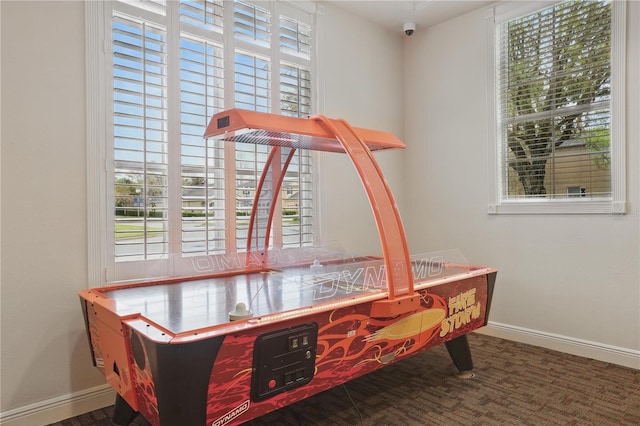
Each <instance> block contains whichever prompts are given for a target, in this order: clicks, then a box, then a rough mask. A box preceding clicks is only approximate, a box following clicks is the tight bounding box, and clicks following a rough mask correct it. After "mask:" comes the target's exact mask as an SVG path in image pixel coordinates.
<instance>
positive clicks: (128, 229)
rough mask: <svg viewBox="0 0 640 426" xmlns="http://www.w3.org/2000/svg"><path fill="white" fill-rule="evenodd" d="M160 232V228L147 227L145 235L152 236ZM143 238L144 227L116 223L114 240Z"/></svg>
mask: <svg viewBox="0 0 640 426" xmlns="http://www.w3.org/2000/svg"><path fill="white" fill-rule="evenodd" d="M160 232H162V229H161V228H155V227H153V226H147V235H148V236H153V234H154V233H160ZM139 237H144V225H133V224H130V223H117V222H116V239H117V240H119V239H122V238H139Z"/></svg>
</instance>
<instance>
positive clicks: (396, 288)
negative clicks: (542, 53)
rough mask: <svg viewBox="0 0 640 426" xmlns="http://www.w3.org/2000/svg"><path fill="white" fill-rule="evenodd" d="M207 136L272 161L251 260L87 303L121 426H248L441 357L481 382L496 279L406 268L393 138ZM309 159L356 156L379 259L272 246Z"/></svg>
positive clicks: (186, 270) (410, 262)
mask: <svg viewBox="0 0 640 426" xmlns="http://www.w3.org/2000/svg"><path fill="white" fill-rule="evenodd" d="M205 137H207V138H211V137H217V138H222V139H224V140H226V141H229V143H234V142H245V143H246V142H249V143H258V144H266V145H269V146H270V147H271V151H270V154H269V158H268V160H267V162H266V165H265V169H264V171H263V173H262V175H261V178H260V182H259V184H258V185H257V188H256V195H255V199H254V204H253V209H252V213H251V217H250V221H249V230H248V238H247V247H246V250H244V251H241V252H236V253H226V254H218V255H211V256H195V257H187V258H184V257H182V256H176V257H174V260H175V262H176V264H178V263H179V264H180V266H181V267H180V268H174V269H175V270H177V271H180V273H179V274H178V275H176V276H167V277H165V278H162V279H154V280H140V281H137V282H129V283H121V284H114V285H109V286H105V287H100V288H93V289H87V290H83V291H81V292H80V293H79V296H80V301H81V305H82V311H83V314H84V318H85V325H86V329H87V334H88V337H89V344H90V348H91V355H92V359H93V363H94V365H95V366H96V367H97V368H98V369H100V370H101V371H102V373H103V374H104V376H105V378H106V381H107V382H108V383H109V385H111V386H112V387H113V389H114V390H115V391H116V392H117V396H116V401H115V409H114V415H113V416H114V417H113V420H114V422H115V423H116V424H125V425H126V424H129V423H130V422H131V421H132V420H133V419H134V417H135V416H136V415H138V414H140V415H142V416H143V417H144V418H145V419H146V420H147V421H148V422H149V423H150V424H152V425H154V426H157V425H160V426H167V425H176V426H184V425H207V426H223V425H232V424H240V423H244V422H246V421H249V420H251V419H253V418H255V417H258V416H261V415H264V414H266V413H268V412H271V411H274V410H276V409H278V408H281V407H284V406H286V405H289V404H292V403H294V402H297V401H299V400H302V399H304V398H307V397H309V396H311V395H314V394H317V393H319V392H321V391H324V390H327V389H330V388H332V387H335V386H338V385H340V384H343V383H345V382H347V381H349V380H352V379H354V378H356V377H360V376H362V375H364V374H367V373H369V372H372V371H374V370H376V369H378V368H382V367H384V366H385V365H388V364H391V363H394V362H397V361H400V360H402V359H403V358H405V357H407V356H411V355H412V354H415V353H417V352H420V351H422V350H425V349H427V348H429V347H433V346H434V345H438V344H441V343H444V344H445V345H446V347H447V350H448V352H449V354H450V355H451V358H452V360H453V363H454V365H455V366H456V367H457V368H458V369H459V370H460V371H469V370H471V369H472V368H473V363H472V358H471V352H470V348H469V345H468V341H467V338H466V335H467V334H468V333H470V332H471V331H473V330H475V329H477V328H480V327H482V326H484V325H486V323H487V319H488V315H489V309H490V306H491V300H492V295H493V289H494V284H495V278H496V274H497V271H496V270H495V269H493V268H489V267H483V266H472V265H469V264H467V263H466V261H464V259H462V257H461V256H460V255H459V253H457V252H455V251H451V252H439V253H430V254H418V255H411V254H409V251H408V247H407V243H406V237H405V233H404V228H403V227H402V222H401V220H400V216H399V213H398V209H397V207H396V205H395V201H394V200H393V196H392V194H391V191H390V189H389V187H388V185H387V183H386V181H385V180H384V177H383V176H382V172H381V170H380V168H379V167H378V165H377V163H376V161H375V159H374V157H373V156H372V152H373V151H377V150H381V149H388V148H403V147H404V144H403V143H402V142H400V141H399V140H398V139H397V138H395V136H393V135H391V134H388V133H384V132H376V131H371V130H365V129H360V128H354V127H351V126H350V125H349V124H348V123H347V122H346V121H344V120H335V119H328V118H326V117H324V116H315V117H309V118H292V117H282V116H279V115H274V114H265V113H257V112H252V111H243V110H237V109H234V110H228V111H223V112H221V113H219V114H216V115H214V116H213V117H212V119H211V121H210V123H209V126H208V127H207V131H206V133H205ZM296 149H314V150H321V151H329V152H336V153H343V154H347V155H348V156H349V158H350V159H351V161H352V163H353V165H354V167H355V169H356V171H357V173H358V175H359V177H360V179H361V181H362V183H363V186H364V188H365V191H366V192H367V196H368V199H369V201H370V203H371V206H372V210H373V212H374V217H375V220H376V225H377V231H378V234H379V236H380V242H381V249H382V255H381V256H370V255H353V254H345V253H342V252H340V251H336V250H335V249H332V248H330V247H323V246H317V247H301V248H295V249H284V248H281V247H273V246H272V245H271V243H270V241H272V239H271V238H270V231H271V225H272V223H273V221H274V217H275V215H276V214H275V212H276V209H277V207H276V206H278V203H277V197H278V194H279V193H280V189H281V185H282V180H283V176H284V173H285V172H286V169H287V167H288V165H289V164H290V162H291V159H292V156H293V152H295V150H296Z"/></svg>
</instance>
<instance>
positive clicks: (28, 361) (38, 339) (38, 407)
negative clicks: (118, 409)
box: [0, 1, 402, 426]
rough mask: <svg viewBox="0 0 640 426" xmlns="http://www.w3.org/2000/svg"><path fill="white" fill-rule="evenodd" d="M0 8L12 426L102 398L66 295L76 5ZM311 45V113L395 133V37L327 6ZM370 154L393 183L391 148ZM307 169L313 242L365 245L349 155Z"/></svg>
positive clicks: (83, 270) (6, 342)
mask: <svg viewBox="0 0 640 426" xmlns="http://www.w3.org/2000/svg"><path fill="white" fill-rule="evenodd" d="M0 8H1V9H0V10H1V11H2V13H1V15H0V16H1V19H2V21H1V30H2V37H1V40H2V45H1V54H2V66H3V68H2V75H1V78H2V108H1V111H2V119H1V120H2V155H1V159H2V178H1V183H2V191H1V197H2V203H1V206H2V213H1V219H2V226H1V231H2V248H1V253H2V259H1V262H2V271H1V272H2V301H1V315H2V352H1V354H0V356H1V383H0V388H1V389H2V401H1V406H0V413H2V417H0V418H1V419H2V420H3V424H8V423H11V424H16V425H22V426H23V425H24V424H30V425H35V424H45V423H50V422H53V421H56V420H59V419H61V418H66V417H70V416H71V415H75V414H80V413H81V412H83V411H87V410H89V409H92V408H95V407H92V406H91V403H93V404H94V405H95V404H96V403H97V404H102V405H105V404H108V403H111V401H113V400H112V399H111V395H109V394H106V395H105V394H104V393H101V392H100V389H101V386H102V385H103V384H104V378H103V377H102V376H101V375H100V373H99V372H98V370H97V369H95V368H94V367H92V366H91V360H90V355H89V349H88V344H87V340H86V334H85V331H84V323H83V320H82V315H81V310H80V303H79V301H78V298H77V295H76V294H77V292H78V291H79V290H81V289H84V288H86V285H87V284H86V283H87V231H86V226H87V215H86V203H87V196H86V191H87V188H86V184H85V181H86V136H85V132H86V120H85V75H84V71H85V51H84V49H85V46H84V5H83V2H79V1H78V2H50V1H43V2H18V1H16V2H13V1H2V2H0ZM62 23H63V24H62ZM372 40H373V41H374V43H372V42H371V41H372ZM318 47H319V54H320V56H321V60H320V63H319V64H318V73H321V74H322V75H323V78H322V80H321V82H320V83H321V87H319V95H320V96H321V97H322V99H323V102H322V106H321V107H322V110H321V111H320V112H322V113H324V114H325V115H327V116H329V117H342V118H345V119H347V120H349V121H350V122H351V123H352V124H353V125H355V126H361V127H374V128H378V129H380V130H386V131H391V132H394V133H399V132H401V131H402V119H401V117H402V113H401V111H402V68H401V62H402V40H401V39H398V38H397V37H388V35H387V33H386V32H385V31H384V30H380V29H377V28H376V27H374V26H373V25H371V24H368V23H365V22H363V21H361V20H358V19H356V18H350V17H347V16H343V14H342V12H340V10H339V9H335V8H332V7H329V6H327V7H326V8H325V10H324V15H322V16H320V17H319V42H318ZM378 158H380V162H381V165H382V167H383V169H384V170H385V173H386V174H387V177H388V179H389V181H390V183H391V185H392V186H394V189H397V190H398V191H399V192H401V190H402V185H401V177H402V173H401V171H402V167H401V166H402V153H401V152H400V153H396V154H393V153H381V154H379V155H378ZM320 167H321V168H322V170H321V176H322V177H321V179H322V182H321V188H322V189H321V192H322V194H323V201H322V207H323V209H324V211H323V212H322V215H323V216H321V217H322V219H323V222H324V223H323V225H322V227H321V228H322V230H323V232H324V234H325V235H324V237H325V238H330V239H344V240H345V242H346V243H345V244H344V246H345V247H347V248H349V249H351V250H354V251H360V250H365V251H367V250H369V248H370V247H373V249H372V250H373V251H375V252H377V251H378V242H377V236H376V234H375V227H374V225H373V220H372V219H366V220H368V221H369V222H370V226H364V224H365V221H364V220H362V218H363V217H364V218H372V214H371V211H370V208H369V206H368V204H367V203H366V200H364V196H363V195H362V194H363V190H362V188H361V187H360V184H359V182H358V181H357V180H356V176H355V172H354V171H353V170H352V166H351V164H349V163H348V162H347V161H345V158H344V157H342V158H338V157H336V156H331V157H330V158H329V156H327V157H323V158H321V164H320ZM354 197H362V198H361V199H360V200H359V201H358V202H352V200H353V199H354ZM336 206H339V207H340V209H339V211H336V210H338V209H335V207H336ZM325 213H326V216H324V215H325ZM345 224H349V226H345ZM367 225H368V224H367ZM372 227H373V228H372ZM372 231H373V232H372ZM370 251H371V250H369V251H368V252H370ZM92 396H95V398H93V399H91V398H92ZM98 397H99V398H98ZM87 399H90V401H89V402H87V401H86V400H87ZM70 401H71V402H70ZM105 401H108V402H105ZM65 404H66V405H65ZM57 406H62V408H60V409H58V408H56V407H57ZM25 416H30V417H25ZM12 419H13V421H12V422H7V420H12ZM25 422H26V423H25Z"/></svg>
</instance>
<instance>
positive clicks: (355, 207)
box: [317, 3, 404, 254]
mask: <svg viewBox="0 0 640 426" xmlns="http://www.w3.org/2000/svg"><path fill="white" fill-rule="evenodd" d="M318 21H319V27H320V33H319V35H318V49H319V50H318V62H319V63H318V70H317V71H318V72H317V75H318V76H320V77H321V80H320V82H319V85H318V86H319V91H320V92H319V100H320V113H322V114H324V115H326V116H328V117H331V118H344V119H346V120H347V121H349V123H351V124H352V125H353V126H357V127H365V128H371V129H376V130H383V131H387V132H391V133H393V134H395V135H396V136H398V137H399V138H401V139H402V137H403V135H402V131H403V74H402V61H403V56H402V55H403V54H402V50H403V47H402V38H401V37H400V36H399V35H398V34H394V33H391V32H388V31H385V30H381V29H380V28H378V27H376V26H374V25H372V24H370V23H368V22H366V21H364V20H362V19H360V18H358V17H355V16H353V15H350V14H346V13H344V12H342V11H341V10H340V9H338V8H336V7H333V6H332V5H330V4H326V3H325V4H323V5H322V6H321V8H320V14H319V16H318ZM320 157H321V163H320V164H321V168H320V173H319V175H320V180H319V187H320V188H321V190H320V197H321V198H320V204H321V214H322V218H323V221H322V222H323V227H322V240H323V241H329V242H339V245H340V247H341V248H342V249H344V250H346V251H348V252H354V253H357V254H381V250H380V243H379V238H378V234H377V231H376V227H375V222H374V219H373V213H372V212H371V208H370V207H369V204H368V201H367V199H366V196H365V192H364V189H363V187H362V184H361V183H360V181H359V180H358V178H357V175H356V172H355V170H354V169H353V166H352V165H351V163H350V162H349V160H348V158H347V157H346V156H344V155H339V154H322V155H321V156H320ZM375 157H376V159H377V161H378V162H379V163H380V166H381V168H382V170H383V172H384V173H385V177H386V178H387V181H388V183H389V185H390V186H391V188H392V190H393V192H394V196H395V198H396V201H397V203H398V205H399V208H400V210H401V212H402V210H403V209H402V207H403V205H404V203H403V201H404V187H403V184H402V175H403V174H402V167H403V163H402V162H403V157H404V151H402V150H397V151H389V152H380V153H376V154H375Z"/></svg>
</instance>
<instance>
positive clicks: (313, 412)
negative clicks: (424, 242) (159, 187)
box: [52, 334, 640, 426]
mask: <svg viewBox="0 0 640 426" xmlns="http://www.w3.org/2000/svg"><path fill="white" fill-rule="evenodd" d="M469 343H470V345H471V352H472V355H473V360H474V367H475V368H474V373H475V377H473V378H462V377H459V376H458V375H456V369H455V367H454V366H453V364H452V363H451V360H450V358H449V355H448V353H447V351H446V349H445V347H444V345H440V346H437V347H435V348H432V349H430V350H428V351H425V352H422V353H420V354H418V355H415V356H413V357H411V358H408V359H405V360H402V361H399V362H397V363H395V364H393V365H390V366H387V367H385V368H383V369H381V370H378V371H376V372H374V373H371V374H369V375H366V376H363V377H360V378H358V379H355V380H353V381H351V382H349V383H347V385H346V388H345V387H343V386H339V387H337V388H334V389H331V390H329V391H326V392H323V393H321V394H318V395H315V396H313V397H311V398H308V399H306V400H304V401H300V402H298V403H296V404H294V405H291V406H289V407H285V408H283V409H281V410H278V411H276V412H273V413H270V414H268V415H266V416H263V417H261V418H258V419H255V420H253V421H251V422H249V423H246V425H247V426H249V425H251V426H259V425H291V426H294V425H295V426H298V425H318V426H320V425H322V426H324V425H336V426H342V425H344V426H347V425H349V426H351V425H359V424H362V425H366V426H373V425H375V426H386V425H394V426H395V425H397V426H407V425H446V426H449V425H465V426H466V425H535V426H544V425H572V426H573V425H575V426H577V425H580V426H582V425H594V426H596V425H597V426H608V425H611V426H623V425H629V426H631V425H633V426H637V425H640V370H634V369H630V368H625V367H620V366H616V365H612V364H607V363H604V362H600V361H594V360H591V359H587V358H581V357H577V356H572V355H566V354H563V353H559V352H554V351H551V350H547V349H543V348H538V347H534V346H529V345H525V344H521V343H515V342H511V341H507V340H503V339H498V338H494V337H489V336H485V335H481V334H471V335H470V336H469ZM352 401H353V403H352ZM112 409H113V407H107V408H105V409H102V410H96V411H92V412H90V413H87V414H84V415H82V416H78V417H74V418H72V419H68V420H64V421H62V422H59V423H54V424H53V425H52V426H89V425H91V426H111V425H112V422H111V420H110V416H111V410H112ZM134 424H136V425H142V424H145V422H144V421H138V420H137V421H135V422H134ZM184 426H190V425H184Z"/></svg>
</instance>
